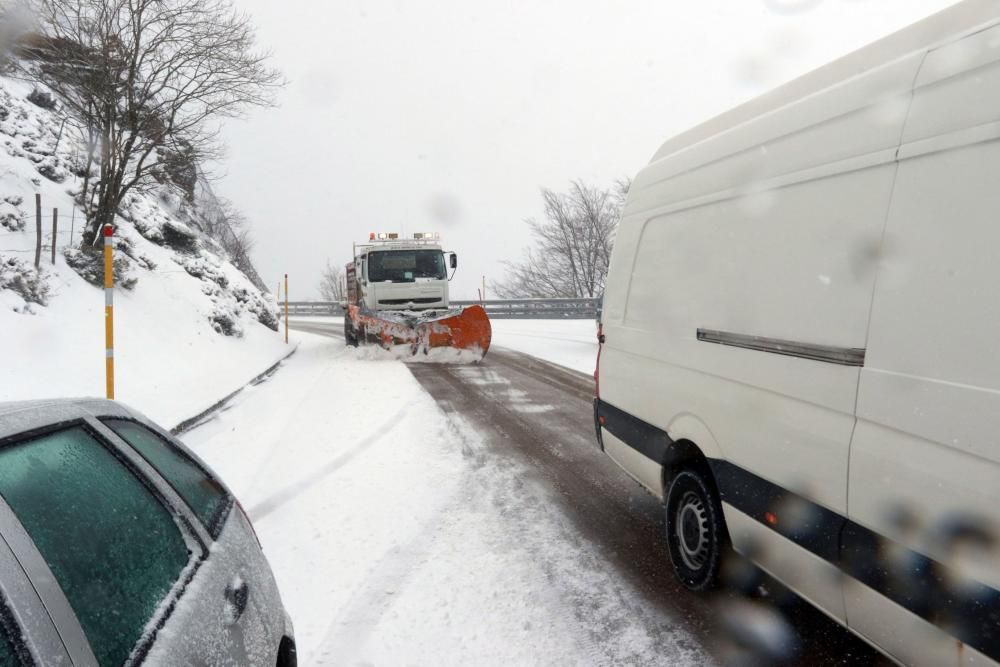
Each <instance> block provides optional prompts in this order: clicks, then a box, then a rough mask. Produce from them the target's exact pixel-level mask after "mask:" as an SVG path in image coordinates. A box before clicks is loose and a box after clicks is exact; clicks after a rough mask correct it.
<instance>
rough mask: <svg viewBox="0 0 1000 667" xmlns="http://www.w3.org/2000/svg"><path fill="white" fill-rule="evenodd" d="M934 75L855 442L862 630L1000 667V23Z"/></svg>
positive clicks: (899, 644)
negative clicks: (869, 537)
mask: <svg viewBox="0 0 1000 667" xmlns="http://www.w3.org/2000/svg"><path fill="white" fill-rule="evenodd" d="M919 81H920V82H921V83H922V85H921V87H920V88H918V90H917V91H916V95H915V98H914V102H913V112H912V116H911V123H909V124H908V125H907V128H906V133H905V136H906V137H907V138H908V139H909V140H910V143H907V144H904V145H903V146H902V147H901V149H900V154H901V156H902V158H903V159H902V160H901V162H900V165H899V175H898V179H897V183H896V191H895V195H894V198H893V204H892V208H891V213H890V217H889V222H888V225H887V228H886V239H885V246H884V249H883V253H882V260H881V269H880V272H879V277H878V279H877V289H876V293H875V299H874V302H873V312H872V321H871V330H870V335H869V341H868V353H867V360H866V364H865V368H864V370H863V371H862V373H861V381H860V386H859V396H858V418H859V421H858V426H857V431H856V433H855V437H854V441H853V443H852V447H851V465H850V497H849V509H850V515H849V516H850V519H851V520H852V522H855V523H857V524H859V525H861V526H863V527H865V528H867V529H870V530H871V531H873V532H874V533H876V534H878V535H880V536H883V539H882V540H881V545H880V546H879V547H878V549H877V550H876V551H875V552H874V554H875V555H876V557H877V558H881V562H880V563H879V565H881V566H882V567H883V568H884V571H885V573H886V574H885V575H884V576H882V577H868V578H865V577H864V576H863V573H861V572H858V573H854V574H855V576H858V577H859V578H861V579H862V580H863V581H864V583H862V582H859V581H851V582H850V583H849V585H848V586H847V589H846V590H845V596H846V604H847V610H848V621H849V623H850V624H851V626H853V627H855V628H857V629H858V630H860V631H862V632H864V633H865V634H866V635H868V636H869V637H871V638H872V639H873V640H874V641H875V642H877V643H878V644H879V645H881V646H882V647H883V648H885V649H886V650H888V651H890V652H892V654H893V655H894V656H896V657H897V658H899V659H901V660H903V661H912V662H914V663H915V664H931V663H932V662H933V660H934V659H935V658H934V656H943V655H949V656H951V660H952V661H955V660H957V659H959V656H964V657H969V656H971V655H973V651H972V650H970V649H975V651H978V652H979V653H980V654H981V655H986V656H989V657H990V658H991V659H992V660H994V661H1000V629H998V628H1000V626H998V625H997V623H998V621H997V619H1000V441H998V437H1000V436H998V434H1000V254H998V252H1000V251H998V250H997V249H998V248H1000V181H998V180H997V178H998V177H997V175H998V173H1000V133H991V132H985V133H984V132H983V129H984V128H986V129H989V127H990V125H991V124H996V123H1000V29H997V28H994V29H991V30H988V31H984V32H981V33H978V34H977V35H973V36H971V37H968V38H966V39H964V40H961V41H959V42H956V43H954V44H951V45H949V46H946V47H943V48H942V49H940V50H938V51H935V52H932V53H931V54H929V56H928V58H927V64H926V71H922V72H921V74H920V78H919ZM969 130H973V132H970V131H969ZM977 132H978V134H977ZM991 135H992V137H991ZM851 546H852V545H851V540H847V541H846V542H845V548H846V549H850V548H851ZM926 572H930V575H928V576H926V577H925V578H921V577H923V576H924V574H925V573H926ZM900 586H903V587H911V586H912V588H913V589H914V590H918V591H920V592H921V594H922V596H923V597H922V598H920V599H915V600H910V599H903V598H901V597H900V596H899V595H898V594H894V593H893V591H894V590H897V589H899V588H900ZM928 609H930V610H931V611H933V614H931V613H930V612H929V611H928ZM991 619H992V620H991ZM902 628H912V630H913V631H912V632H905V631H901V629H902ZM938 628H941V629H938ZM956 638H960V639H964V640H965V641H966V642H967V643H968V646H965V647H962V646H961V644H960V642H957V641H956ZM963 659H964V658H963Z"/></svg>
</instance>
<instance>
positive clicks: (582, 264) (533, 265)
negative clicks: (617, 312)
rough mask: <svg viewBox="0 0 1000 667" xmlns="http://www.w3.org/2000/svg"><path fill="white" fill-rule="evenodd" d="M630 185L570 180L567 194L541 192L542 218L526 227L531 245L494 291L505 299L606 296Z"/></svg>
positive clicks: (508, 269) (528, 221)
mask: <svg viewBox="0 0 1000 667" xmlns="http://www.w3.org/2000/svg"><path fill="white" fill-rule="evenodd" d="M629 186H630V182H629V181H627V180H622V181H618V182H617V183H615V185H614V186H613V187H612V188H611V189H610V190H602V189H600V188H596V187H592V186H589V185H586V184H585V183H583V182H582V181H573V182H572V183H571V184H570V189H569V192H567V193H560V192H554V191H552V190H549V189H543V190H542V199H543V200H544V202H545V217H544V218H543V219H542V220H536V219H528V220H527V221H526V222H527V224H528V226H529V227H530V228H531V231H532V233H533V235H534V237H535V245H534V246H533V247H530V248H528V249H527V250H526V251H525V257H524V259H522V260H521V261H519V262H505V266H506V267H507V275H506V277H505V278H504V280H503V281H501V282H499V283H495V284H494V285H493V289H494V290H495V291H496V293H497V294H499V295H500V296H501V297H504V298H526V297H548V298H560V297H566V298H583V297H588V298H593V297H597V296H600V295H601V293H603V291H604V280H605V278H606V277H607V273H608V262H609V261H610V260H611V247H612V244H613V243H614V235H615V230H616V229H617V227H618V219H619V217H620V216H621V211H622V207H623V206H624V202H625V195H626V194H627V193H628V188H629Z"/></svg>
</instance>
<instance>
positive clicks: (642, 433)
mask: <svg viewBox="0 0 1000 667" xmlns="http://www.w3.org/2000/svg"><path fill="white" fill-rule="evenodd" d="M594 417H595V419H596V420H597V425H598V434H600V427H601V426H603V427H604V428H606V429H607V430H608V432H609V433H611V435H613V436H615V437H616V438H618V439H619V440H621V441H623V442H625V443H626V444H627V445H628V446H629V447H631V448H632V449H634V450H636V451H638V452H639V453H640V454H642V455H643V456H645V457H646V458H648V459H652V460H654V461H656V462H657V463H664V462H665V461H666V458H667V453H668V451H669V450H670V445H672V444H673V440H671V439H670V436H668V435H667V432H666V431H664V430H662V429H659V428H657V427H656V426H653V425H652V424H648V423H646V422H644V421H642V420H641V419H639V418H638V417H633V416H632V415H630V414H629V413H627V412H625V411H624V410H619V409H618V408H616V407H615V406H613V405H611V404H610V403H606V402H605V401H602V400H601V399H599V398H598V399H595V401H594ZM601 444H602V447H603V443H601Z"/></svg>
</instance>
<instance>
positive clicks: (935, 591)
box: [708, 459, 1000, 660]
mask: <svg viewBox="0 0 1000 667" xmlns="http://www.w3.org/2000/svg"><path fill="white" fill-rule="evenodd" d="M708 461H709V465H710V467H711V469H712V473H713V475H714V476H715V481H716V485H717V486H718V488H719V493H720V495H721V496H722V500H723V501H724V502H726V503H729V504H730V505H732V506H733V507H734V508H736V509H737V510H739V511H741V512H743V513H744V514H746V515H747V516H749V517H751V518H752V519H754V520H756V521H757V522H759V523H761V524H762V525H764V526H767V527H768V528H770V529H771V530H773V531H775V532H777V533H778V534H780V535H782V536H783V537H785V538H787V539H789V540H791V541H792V542H794V543H795V544H797V545H798V546H800V547H802V548H804V549H807V550H808V551H810V552H811V553H813V554H815V555H817V556H819V557H820V558H822V559H824V560H826V561H828V562H830V563H832V564H833V565H835V566H836V567H838V568H839V569H840V570H841V571H842V572H844V573H845V574H847V575H849V576H851V577H853V578H854V579H857V580H858V581H860V582H861V583H863V584H865V585H866V586H868V587H869V588H871V589H872V590H874V591H876V592H878V593H879V594H881V595H884V596H885V597H887V598H888V599H890V600H892V601H893V602H895V603H896V604H898V605H899V606H901V607H903V608H904V609H906V610H907V611H909V612H911V613H912V614H915V615H916V616H919V617H920V618H922V619H924V620H925V621H927V622H929V623H931V624H933V625H935V626H937V627H938V628H940V629H941V630H943V631H944V632H946V633H947V634H949V635H951V636H953V637H955V638H956V639H959V640H961V641H962V642H964V643H966V644H968V645H969V646H971V647H972V648H974V649H976V650H977V651H979V652H980V653H983V654H984V655H986V656H988V657H989V658H991V659H992V660H1000V590H997V589H995V588H992V587H990V586H987V585H986V584H983V583H981V582H978V581H975V580H973V579H970V578H969V577H968V576H966V575H965V574H963V573H962V572H959V571H956V570H955V569H954V568H952V567H949V566H947V565H944V564H942V563H939V562H938V561H935V560H934V559H932V558H929V557H928V556H925V555H924V554H922V553H920V552H918V551H914V550H912V549H910V548H909V547H906V546H904V545H902V544H900V543H898V542H896V541H894V540H891V539H889V538H887V537H885V536H883V535H880V534H878V533H876V532H874V531H872V530H870V529H868V528H866V527H864V526H862V525H860V524H858V523H856V522H854V521H851V520H850V519H848V518H847V517H844V516H842V515H840V514H838V513H837V512H833V511H831V510H829V509H827V508H825V507H823V506H821V505H818V504H817V503H814V502H812V501H810V500H808V499H806V498H803V497H802V496H800V495H798V494H796V493H793V492H792V491H789V490H787V489H785V488H783V487H780V486H778V485H776V484H773V483H772V482H769V481H767V480H765V479H763V478H761V477H758V476H757V475H755V474H753V473H752V472H750V471H748V470H745V469H743V468H741V467H739V466H737V465H735V464H733V463H731V462H729V461H722V460H719V459H709V460H708ZM984 537H987V539H988V536H984Z"/></svg>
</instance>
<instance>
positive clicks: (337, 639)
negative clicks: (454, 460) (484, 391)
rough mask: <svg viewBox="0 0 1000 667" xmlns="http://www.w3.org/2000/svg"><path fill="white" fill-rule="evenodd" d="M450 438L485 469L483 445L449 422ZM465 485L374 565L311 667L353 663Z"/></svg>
mask: <svg viewBox="0 0 1000 667" xmlns="http://www.w3.org/2000/svg"><path fill="white" fill-rule="evenodd" d="M447 423H448V431H449V435H452V436H454V437H455V439H457V440H458V441H459V442H460V443H461V453H462V457H463V458H464V459H466V460H467V462H468V463H467V464H468V465H469V467H470V469H473V470H475V469H478V468H481V467H482V466H483V465H484V454H483V447H482V443H476V442H473V439H472V438H469V437H467V434H468V433H469V431H464V432H463V430H462V429H461V428H457V427H456V424H455V422H454V421H453V420H452V419H450V418H449V419H448V422H447ZM466 486H467V485H466V484H462V485H460V486H459V487H458V488H457V489H456V491H455V492H453V493H451V494H449V495H448V496H447V497H446V498H445V499H444V500H443V501H442V502H441V503H439V504H438V506H437V507H436V508H435V509H434V511H433V512H431V514H430V515H429V516H428V518H427V519H426V520H424V521H422V522H421V523H420V524H419V525H418V526H417V528H416V530H415V531H411V535H410V537H409V539H407V540H406V541H404V542H403V543H402V544H399V543H397V544H394V545H393V546H392V547H391V548H389V549H387V550H386V551H385V552H384V553H382V555H381V556H379V557H378V558H377V559H376V560H375V566H374V567H373V568H372V570H371V572H370V574H369V575H368V576H367V577H366V578H365V580H364V581H363V582H362V584H361V585H360V586H359V587H358V588H357V589H355V591H354V593H352V594H351V597H350V598H349V599H348V601H347V603H346V604H345V605H344V606H343V607H342V608H341V611H340V613H338V614H337V615H336V617H334V619H333V620H332V621H331V622H330V626H329V628H328V629H327V631H326V634H325V635H324V637H323V639H322V641H321V642H320V643H319V646H318V647H317V649H316V651H315V653H314V654H313V655H312V656H310V659H309V660H308V661H307V664H319V665H322V664H337V665H346V664H354V663H355V662H357V660H358V659H359V658H360V657H361V656H360V652H361V650H362V649H363V648H364V646H365V642H366V641H367V640H368V637H369V636H370V635H371V633H372V631H373V630H374V629H375V628H376V627H377V626H378V623H379V621H380V620H381V619H382V617H383V616H385V614H386V612H387V611H388V610H389V609H390V608H391V607H392V604H393V602H394V596H395V593H396V592H397V591H399V590H401V589H402V588H403V587H404V586H405V585H406V582H407V581H408V580H409V579H410V578H411V576H412V575H413V573H414V572H415V571H416V569H417V568H418V567H419V565H420V564H421V563H423V562H425V561H426V560H427V557H428V555H429V553H430V550H431V547H432V546H433V544H434V542H435V541H436V540H437V538H438V534H439V533H441V532H442V529H443V527H442V524H445V525H447V524H448V523H450V521H449V520H448V519H447V517H449V516H452V515H453V514H454V511H455V510H456V509H457V508H458V506H459V505H460V504H461V498H462V497H463V496H464V490H465V489H466Z"/></svg>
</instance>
